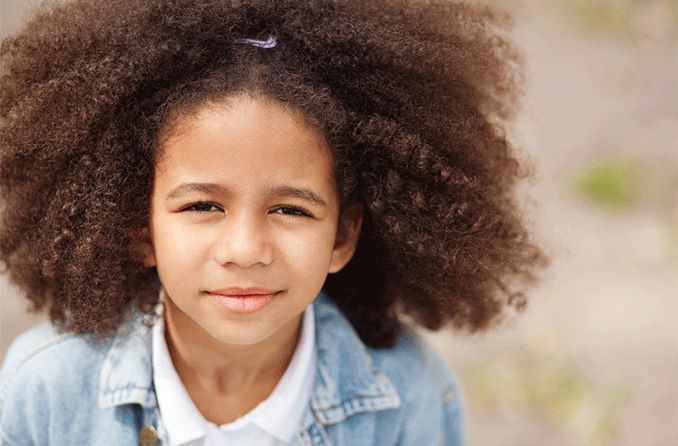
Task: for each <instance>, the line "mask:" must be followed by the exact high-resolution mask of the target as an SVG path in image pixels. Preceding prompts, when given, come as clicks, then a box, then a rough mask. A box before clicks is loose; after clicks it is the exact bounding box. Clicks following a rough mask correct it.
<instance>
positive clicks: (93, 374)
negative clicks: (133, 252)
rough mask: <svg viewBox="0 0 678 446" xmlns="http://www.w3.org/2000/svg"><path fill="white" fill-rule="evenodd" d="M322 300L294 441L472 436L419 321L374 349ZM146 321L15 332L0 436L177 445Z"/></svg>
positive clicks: (409, 442) (136, 316) (19, 445)
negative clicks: (84, 331)
mask: <svg viewBox="0 0 678 446" xmlns="http://www.w3.org/2000/svg"><path fill="white" fill-rule="evenodd" d="M313 305H314V313H315V327H316V332H315V336H316V355H317V363H316V378H315V382H314V384H313V390H312V395H311V399H310V402H309V405H308V407H307V410H306V413H305V416H304V418H303V421H302V424H301V425H300V426H299V429H298V430H297V434H296V436H295V437H294V439H293V441H292V444H294V445H299V446H301V445H308V446H310V445H351V446H354V445H361V446H362V445H375V446H386V445H401V446H428V445H445V446H458V445H462V444H465V423H464V401H463V399H462V396H461V393H460V391H459V387H458V385H457V382H456V380H455V378H454V375H452V373H451V372H450V371H449V370H448V369H447V368H446V366H445V365H444V363H443V361H442V360H441V358H440V357H439V355H438V354H437V353H435V352H434V350H433V349H432V348H431V347H430V346H429V345H427V343H425V342H424V340H423V338H422V337H421V336H420V335H419V334H418V333H417V332H416V331H415V330H414V329H413V328H412V327H410V326H407V325H406V326H405V329H404V331H403V333H402V334H401V335H400V336H399V338H398V341H397V343H396V345H395V346H394V347H393V348H389V349H374V348H370V347H367V346H366V345H365V344H364V343H363V342H362V341H361V340H360V338H359V337H358V335H357V333H356V332H355V330H354V329H353V327H352V326H351V324H350V323H349V321H348V320H347V319H346V318H345V317H344V315H343V314H342V313H341V312H340V310H339V309H338V307H337V306H336V304H335V303H334V302H333V301H332V299H331V298H330V297H329V295H328V294H326V292H325V291H324V290H323V291H321V292H320V293H319V295H318V297H317V298H316V299H315V300H314V302H313ZM142 317H147V316H145V315H141V313H139V312H132V313H130V316H129V317H128V318H127V319H126V321H125V323H124V324H122V325H121V327H120V329H118V331H117V334H116V335H115V336H112V337H110V338H106V339H102V340H96V339H94V338H93V337H91V336H84V335H76V334H73V333H59V332H58V331H57V330H56V328H55V327H54V326H53V325H52V324H50V323H49V322H45V323H43V324H41V325H39V326H37V327H34V328H32V329H30V330H28V331H26V332H25V333H23V334H21V335H20V336H19V337H18V338H17V339H15V340H14V342H13V343H12V345H11V346H10V349H9V351H8V353H7V355H6V358H5V360H4V362H3V365H2V368H0V444H2V445H3V446H5V445H8V446H24V445H50V446H52V445H54V446H56V445H69V446H70V445H132V444H140V441H141V444H142V445H148V444H157V445H166V444H167V443H166V431H165V428H164V425H163V420H162V417H161V416H160V412H159V410H158V405H157V400H156V396H155V390H154V386H153V370H152V368H151V365H152V360H151V351H152V350H151V330H150V329H149V328H147V327H145V326H144V325H143V324H141V318H142ZM141 437H145V439H144V440H143V441H142V440H141ZM149 438H150V440H149ZM156 438H157V440H156Z"/></svg>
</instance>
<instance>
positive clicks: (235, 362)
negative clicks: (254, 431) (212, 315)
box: [163, 299, 303, 399]
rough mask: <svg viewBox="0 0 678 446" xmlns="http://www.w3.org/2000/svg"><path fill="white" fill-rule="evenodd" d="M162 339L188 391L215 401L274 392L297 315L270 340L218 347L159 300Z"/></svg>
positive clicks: (292, 343)
mask: <svg viewBox="0 0 678 446" xmlns="http://www.w3.org/2000/svg"><path fill="white" fill-rule="evenodd" d="M163 317H164V320H165V339H166V340H167V346H168V350H169V353H170V356H171V357H172V362H173V363H174V367H175V369H176V371H177V374H178V375H179V377H180V378H181V381H182V382H183V383H184V386H185V387H186V388H187V390H189V393H191V392H190V388H193V389H194V390H196V391H200V390H202V391H206V392H209V393H210V394H212V395H215V396H216V397H219V396H230V397H237V396H239V395H254V394H258V395H263V398H261V399H265V398H266V397H267V396H268V395H269V394H270V393H271V392H272V391H273V389H274V388H275V385H276V384H277V383H278V381H279V380H280V378H281V377H282V375H283V374H284V373H285V370H286V369H287V366H288V365H289V362H290V360H291V359H292V355H293V354H294V351H295V349H296V346H297V343H298V340H299V335H300V333H301V320H302V317H303V313H301V314H300V315H299V316H297V317H296V318H294V319H293V320H292V321H290V323H288V324H287V325H286V326H284V327H283V328H282V329H281V330H279V331H278V332H276V334H275V335H274V336H270V337H269V338H267V339H265V340H263V341H261V342H259V343H257V344H252V345H233V344H224V343H222V342H219V341H218V340H217V339H214V338H213V337H212V336H211V335H210V334H209V333H207V332H206V331H205V330H204V329H203V328H202V327H201V326H200V325H198V324H197V323H195V321H193V320H192V319H191V318H189V317H188V316H187V315H186V314H184V313H183V312H182V311H181V310H180V309H178V308H176V307H175V306H174V304H173V303H171V300H170V299H167V300H166V301H165V311H164V316H163Z"/></svg>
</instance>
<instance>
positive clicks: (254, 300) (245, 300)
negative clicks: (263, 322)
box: [207, 291, 282, 313]
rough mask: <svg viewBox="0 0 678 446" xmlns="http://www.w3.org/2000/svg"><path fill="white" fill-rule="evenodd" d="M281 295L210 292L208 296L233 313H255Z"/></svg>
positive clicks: (274, 293)
mask: <svg viewBox="0 0 678 446" xmlns="http://www.w3.org/2000/svg"><path fill="white" fill-rule="evenodd" d="M231 292H232V291H231ZM248 292H249V291H248ZM281 293H282V291H279V292H273V293H270V294H238V295H224V294H220V293H214V292H210V291H208V292H207V295H208V296H209V297H210V299H211V300H212V302H214V303H215V304H217V305H219V306H220V307H221V308H223V309H225V310H227V311H229V312H231V313H254V312H256V311H259V310H261V309H262V308H264V307H266V306H268V305H269V304H270V303H271V302H273V300H274V299H275V298H276V296H278V295H279V294H281Z"/></svg>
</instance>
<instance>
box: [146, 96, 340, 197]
mask: <svg viewBox="0 0 678 446" xmlns="http://www.w3.org/2000/svg"><path fill="white" fill-rule="evenodd" d="M156 177H157V180H158V181H161V182H168V183H176V182H183V181H209V182H214V183H219V184H224V185H227V186H229V187H232V188H236V189H242V188H249V189H252V188H255V189H258V188H270V187H274V186H277V185H279V184H280V183H285V184H287V183H290V182H295V183H297V184H298V183H305V184H307V185H309V186H310V185H314V186H316V187H331V185H332V184H333V173H332V153H331V150H330V149H329V146H328V145H327V142H326V140H325V138H324V136H323V134H322V132H321V131H320V130H319V129H318V128H316V127H314V126H312V125H311V124H309V123H308V122H307V121H306V119H305V118H304V117H303V116H302V115H301V114H298V113H295V112H293V111H291V110H289V109H287V108H285V107H283V106H282V105H280V104H277V103H275V102H272V101H264V100H262V99H258V98H253V97H250V96H245V95H241V96H235V97H232V98H229V99H228V100H227V101H224V102H219V103H210V104H208V105H205V106H203V107H202V108H199V109H198V110H197V111H196V112H195V113H192V114H191V115H190V116H186V117H178V118H176V120H175V121H174V122H173V123H172V126H171V128H170V129H169V132H168V133H167V136H166V137H165V138H164V139H163V141H162V144H161V156H160V158H159V159H158V162H157V165H156Z"/></svg>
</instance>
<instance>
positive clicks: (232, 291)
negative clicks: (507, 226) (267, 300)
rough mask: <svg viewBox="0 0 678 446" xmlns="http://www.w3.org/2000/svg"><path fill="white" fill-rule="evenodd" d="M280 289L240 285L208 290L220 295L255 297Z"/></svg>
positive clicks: (273, 292)
mask: <svg viewBox="0 0 678 446" xmlns="http://www.w3.org/2000/svg"><path fill="white" fill-rule="evenodd" d="M279 291H280V290H271V289H268V288H255V287H249V288H241V287H230V288H221V289H218V290H212V291H208V293H210V294H219V295H221V296H228V297H256V296H270V295H272V294H276V293H278V292H279Z"/></svg>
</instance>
